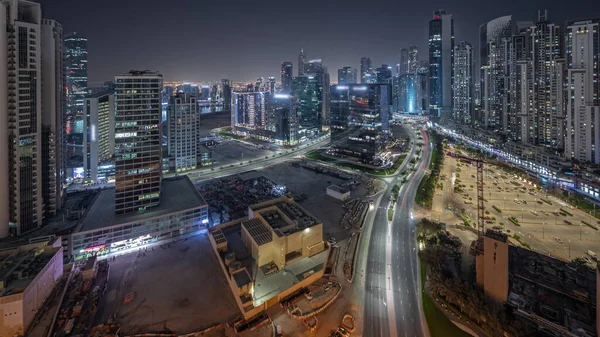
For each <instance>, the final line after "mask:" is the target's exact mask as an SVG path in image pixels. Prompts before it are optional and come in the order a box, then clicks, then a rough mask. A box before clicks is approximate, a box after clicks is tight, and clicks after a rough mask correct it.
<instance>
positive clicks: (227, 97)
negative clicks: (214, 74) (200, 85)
mask: <svg viewBox="0 0 600 337" xmlns="http://www.w3.org/2000/svg"><path fill="white" fill-rule="evenodd" d="M221 91H222V92H223V94H222V98H223V110H225V111H229V110H231V81H230V80H228V79H222V80H221ZM201 95H202V93H201V92H200V90H199V91H198V95H196V99H201Z"/></svg>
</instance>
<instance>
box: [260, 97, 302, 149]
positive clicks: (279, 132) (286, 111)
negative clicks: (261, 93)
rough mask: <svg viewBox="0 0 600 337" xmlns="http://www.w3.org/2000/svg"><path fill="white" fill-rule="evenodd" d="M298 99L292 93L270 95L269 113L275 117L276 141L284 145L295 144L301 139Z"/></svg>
mask: <svg viewBox="0 0 600 337" xmlns="http://www.w3.org/2000/svg"><path fill="white" fill-rule="evenodd" d="M297 107H298V104H297V99H296V97H295V96H292V95H290V94H275V95H273V96H272V97H269V100H268V104H267V111H268V112H267V113H268V114H269V115H272V116H273V118H274V119H275V135H274V137H273V139H274V141H275V142H276V143H278V144H283V145H294V144H297V143H298V141H299V137H298V136H299V133H298V125H299V123H298V113H297V112H296V108H297Z"/></svg>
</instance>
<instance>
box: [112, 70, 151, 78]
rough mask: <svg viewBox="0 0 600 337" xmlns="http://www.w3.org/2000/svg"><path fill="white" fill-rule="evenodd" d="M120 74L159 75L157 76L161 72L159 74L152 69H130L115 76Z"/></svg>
mask: <svg viewBox="0 0 600 337" xmlns="http://www.w3.org/2000/svg"><path fill="white" fill-rule="evenodd" d="M120 76H159V77H162V74H160V73H159V72H158V71H152V70H130V71H128V72H126V73H122V74H119V75H117V77H120Z"/></svg>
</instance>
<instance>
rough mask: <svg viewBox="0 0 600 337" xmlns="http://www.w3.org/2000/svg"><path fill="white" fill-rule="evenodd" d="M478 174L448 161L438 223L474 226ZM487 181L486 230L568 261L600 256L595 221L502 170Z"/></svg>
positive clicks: (437, 202)
mask: <svg viewBox="0 0 600 337" xmlns="http://www.w3.org/2000/svg"><path fill="white" fill-rule="evenodd" d="M476 174H477V173H476V168H475V167H474V166H472V165H470V164H467V163H463V162H458V161H457V160H456V159H454V158H451V157H446V159H445V161H444V168H443V169H442V174H441V176H442V178H441V179H440V185H439V186H438V188H437V189H436V195H435V196H434V203H433V213H432V215H433V217H434V218H439V219H440V220H441V221H443V222H446V223H450V224H455V223H464V222H465V221H466V222H467V223H468V224H470V225H472V226H475V224H476V221H477V189H476V188H477V186H476ZM484 175H485V177H484V197H485V202H484V204H485V209H486V212H485V216H486V220H485V222H486V224H485V226H486V228H494V229H497V230H502V231H504V232H505V233H507V234H509V235H511V236H512V237H513V238H514V239H516V240H517V241H520V242H521V243H523V244H525V245H528V246H531V248H534V249H536V250H538V251H542V252H545V253H549V254H552V255H555V256H560V257H563V258H566V259H572V258H575V257H578V256H588V257H589V255H590V254H589V253H590V252H593V253H600V249H599V248H598V247H600V231H599V230H598V228H599V227H600V224H599V223H598V220H597V219H596V218H594V217H592V216H590V215H589V214H587V213H585V212H583V211H581V210H578V209H575V208H573V207H572V206H571V205H568V204H566V203H565V202H563V201H561V200H559V199H556V198H554V197H551V196H548V195H546V194H545V193H543V189H542V188H541V187H540V186H536V185H534V184H533V183H532V182H529V181H526V180H522V179H521V178H518V177H516V176H515V175H513V174H510V173H508V172H505V171H504V170H502V169H501V168H499V167H496V166H493V165H486V169H485V172H484ZM439 187H441V189H440V188H439Z"/></svg>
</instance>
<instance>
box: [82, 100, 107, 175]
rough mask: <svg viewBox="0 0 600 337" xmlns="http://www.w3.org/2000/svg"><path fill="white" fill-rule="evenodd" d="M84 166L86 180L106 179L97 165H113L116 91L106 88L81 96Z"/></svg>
mask: <svg viewBox="0 0 600 337" xmlns="http://www.w3.org/2000/svg"><path fill="white" fill-rule="evenodd" d="M84 107H85V108H84V118H83V130H84V132H85V135H84V137H83V168H84V175H85V180H86V181H90V182H97V181H106V180H108V179H109V178H110V177H108V176H107V175H106V174H104V173H103V172H105V171H104V170H99V169H98V168H99V166H104V165H112V166H114V162H113V160H112V156H113V153H114V151H115V94H114V92H112V91H105V92H101V93H98V94H95V95H90V96H88V97H86V98H85V100H84Z"/></svg>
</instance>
